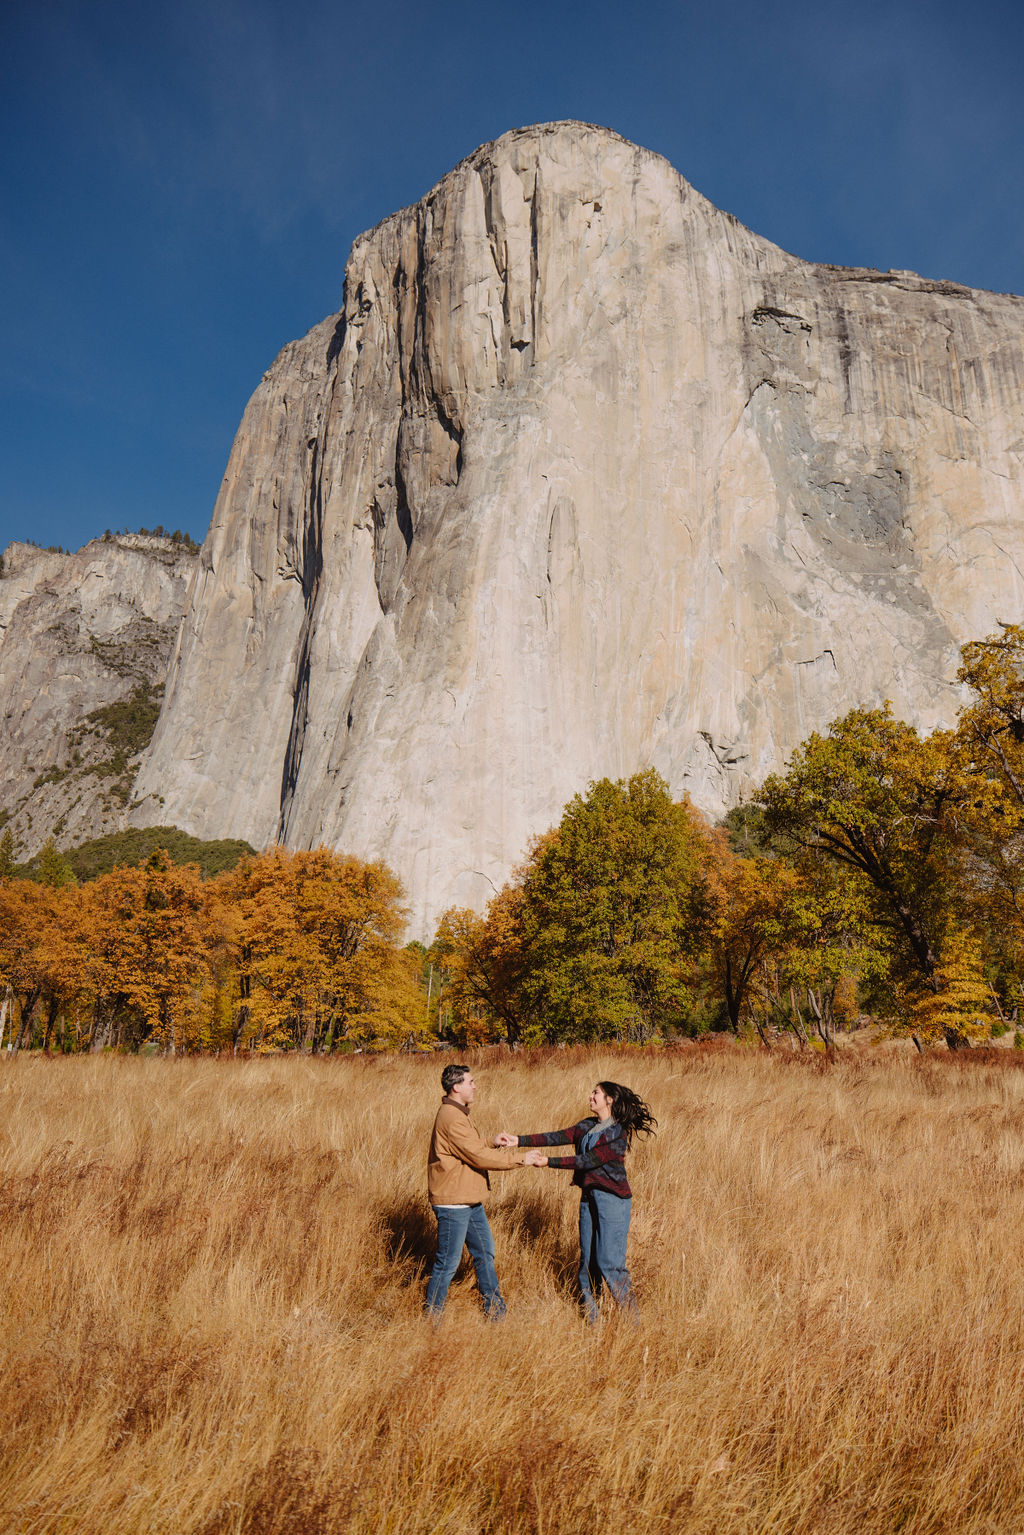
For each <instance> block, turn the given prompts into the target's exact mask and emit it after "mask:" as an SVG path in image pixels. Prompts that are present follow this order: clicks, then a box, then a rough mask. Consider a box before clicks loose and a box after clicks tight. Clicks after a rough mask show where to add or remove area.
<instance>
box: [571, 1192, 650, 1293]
mask: <svg viewBox="0 0 1024 1535" xmlns="http://www.w3.org/2000/svg"><path fill="white" fill-rule="evenodd" d="M632 1208H633V1201H632V1199H620V1198H619V1196H618V1194H609V1193H608V1191H607V1190H606V1189H585V1190H584V1192H583V1197H582V1199H581V1200H580V1295H581V1296H582V1298H583V1310H584V1312H585V1314H586V1318H587V1321H588V1322H596V1321H597V1319H598V1317H599V1316H600V1314H601V1313H600V1310H599V1308H598V1299H599V1297H600V1294H601V1287H602V1285H603V1284H605V1285H607V1286H608V1288H609V1290H610V1291H611V1293H612V1295H613V1296H614V1298H615V1300H616V1301H617V1302H618V1303H619V1305H620V1306H622V1307H623V1308H624V1309H625V1310H628V1311H632V1310H634V1309H635V1306H636V1302H635V1301H634V1299H633V1286H632V1284H631V1283H630V1278H629V1269H628V1268H627V1267H626V1239H627V1237H628V1236H629V1214H630V1211H631V1209H632Z"/></svg>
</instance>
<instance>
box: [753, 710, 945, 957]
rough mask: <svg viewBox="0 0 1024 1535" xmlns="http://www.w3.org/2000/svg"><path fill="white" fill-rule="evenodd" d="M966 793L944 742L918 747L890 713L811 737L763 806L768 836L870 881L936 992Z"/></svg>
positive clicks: (857, 713) (771, 783)
mask: <svg viewBox="0 0 1024 1535" xmlns="http://www.w3.org/2000/svg"><path fill="white" fill-rule="evenodd" d="M970 793H971V790H970V785H969V783H968V782H967V781H966V779H965V777H964V774H963V772H962V770H961V769H960V768H959V766H958V764H957V761H956V757H955V753H953V752H952V751H951V749H950V742H949V738H948V736H945V735H942V734H937V735H935V736H932V737H929V738H928V739H927V740H922V739H921V737H920V736H918V734H917V732H916V731H915V730H914V728H913V727H912V726H911V725H907V724H904V723H903V722H902V721H900V720H897V719H896V718H895V717H894V716H893V714H892V711H891V709H890V708H889V706H888V705H886V707H885V708H884V709H871V710H859V709H858V710H853V711H852V712H851V713H850V714H847V715H846V716H845V718H843V719H841V720H838V721H837V722H836V723H835V724H833V725H832V726H831V727H830V729H829V732H828V734H827V735H825V736H821V735H818V734H814V735H812V736H811V737H810V738H809V739H808V740H807V741H805V742H804V744H803V745H802V746H800V747H798V749H797V750H796V751H795V752H794V754H793V758H792V761H791V763H790V767H789V771H788V772H787V773H786V774H785V775H784V776H782V775H778V774H773V775H772V776H771V777H770V778H769V779H768V780H767V782H766V783H765V785H764V787H763V789H762V790H761V793H760V796H759V800H760V804H761V805H762V807H763V809H764V812H765V823H766V826H767V828H768V831H769V832H770V833H772V834H776V835H781V836H783V837H785V838H787V839H789V840H790V841H791V842H792V844H793V845H794V846H795V847H797V848H799V849H800V850H801V851H802V852H803V853H806V854H813V855H818V856H820V857H822V858H825V859H827V860H830V861H833V862H836V863H838V864H840V865H842V866H844V867H846V868H848V869H851V870H852V871H854V873H855V874H856V875H857V876H859V877H860V878H861V879H863V880H864V881H865V882H866V888H867V889H868V890H869V891H870V892H871V897H872V903H873V907H874V912H875V916H876V918H877V920H878V921H879V922H880V923H882V924H883V925H885V926H886V927H887V928H888V930H889V931H890V932H891V934H892V935H893V937H894V938H895V940H896V941H897V943H898V945H899V948H900V952H901V957H902V958H903V960H904V961H905V962H906V963H907V964H909V965H910V966H911V967H912V968H915V969H916V970H918V971H919V972H920V974H921V975H922V976H923V978H924V979H925V981H926V983H928V984H931V983H932V979H933V977H934V973H935V968H936V965H937V963H938V945H939V940H940V938H941V934H942V930H943V924H944V918H945V912H946V894H945V888H944V878H943V876H944V874H945V872H946V869H947V867H948V857H949V852H950V848H951V846H952V844H953V842H954V841H955V836H956V831H957V826H958V823H959V820H960V819H961V818H962V815H963V813H964V807H965V805H966V803H967V802H968V801H969V798H970Z"/></svg>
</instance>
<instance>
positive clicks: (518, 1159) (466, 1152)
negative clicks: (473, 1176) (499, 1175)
mask: <svg viewBox="0 0 1024 1535" xmlns="http://www.w3.org/2000/svg"><path fill="white" fill-rule="evenodd" d="M445 1133H446V1135H447V1138H448V1140H449V1142H450V1144H451V1149H452V1151H453V1152H454V1154H455V1155H456V1156H457V1157H458V1158H459V1159H460V1160H461V1161H463V1162H467V1163H468V1164H469V1166H470V1167H475V1168H476V1169H477V1171H478V1172H482V1173H485V1172H501V1171H502V1169H504V1168H506V1167H521V1166H522V1165H523V1161H524V1157H523V1154H522V1153H521V1152H518V1151H513V1150H511V1149H510V1148H506V1147H502V1148H501V1149H500V1150H498V1149H497V1148H496V1147H494V1146H488V1144H487V1142H486V1141H485V1140H483V1139H482V1137H481V1136H479V1135H478V1134H477V1132H476V1130H475V1129H474V1128H473V1124H472V1121H471V1120H470V1119H469V1117H468V1116H467V1115H465V1114H458V1115H453V1116H452V1119H451V1121H450V1122H449V1123H448V1124H446V1125H445Z"/></svg>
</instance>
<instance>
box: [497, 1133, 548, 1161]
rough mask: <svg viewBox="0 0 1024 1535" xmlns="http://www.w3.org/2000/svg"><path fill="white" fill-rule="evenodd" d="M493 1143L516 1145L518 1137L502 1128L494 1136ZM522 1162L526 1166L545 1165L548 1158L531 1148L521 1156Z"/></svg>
mask: <svg viewBox="0 0 1024 1535" xmlns="http://www.w3.org/2000/svg"><path fill="white" fill-rule="evenodd" d="M494 1144H495V1145H496V1146H518V1145H519V1137H518V1135H510V1134H509V1132H508V1131H507V1130H502V1132H501V1134H500V1135H496V1136H495V1137H494ZM523 1163H524V1166H526V1167H547V1165H548V1159H547V1157H546V1156H545V1155H544V1153H543V1152H542V1151H534V1150H532V1149H531V1150H530V1151H528V1152H527V1153H526V1156H525V1157H524V1158H523Z"/></svg>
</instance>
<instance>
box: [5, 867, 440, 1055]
mask: <svg viewBox="0 0 1024 1535" xmlns="http://www.w3.org/2000/svg"><path fill="white" fill-rule="evenodd" d="M53 874H54V878H53V879H52V880H51V881H50V882H44V880H45V879H46V876H45V874H44V876H43V879H42V880H27V879H13V878H6V879H0V988H2V997H0V1018H2V1022H3V1026H4V1027H5V1028H6V1031H7V1032H6V1045H7V1048H8V1049H21V1048H25V1047H30V1046H38V1047H42V1048H43V1049H52V1050H61V1051H68V1052H71V1051H80V1050H101V1049H104V1048H112V1049H118V1050H137V1049H138V1048H139V1047H140V1046H142V1045H145V1044H149V1043H152V1044H156V1045H157V1046H159V1047H162V1048H163V1049H166V1050H168V1051H172V1052H175V1051H199V1050H213V1051H218V1050H230V1051H233V1052H238V1051H242V1050H268V1049H282V1048H284V1049H307V1050H313V1051H330V1050H335V1049H339V1048H347V1049H354V1048H358V1047H360V1046H367V1045H372V1046H373V1047H374V1048H377V1049H388V1048H395V1047H397V1046H401V1045H409V1044H410V1043H413V1042H415V1041H417V1040H419V1039H420V1038H426V1037H428V1035H429V1029H428V1025H427V1019H426V1010H425V1007H424V1005H423V999H422V994H421V990H420V985H419V978H420V969H421V962H420V956H419V954H418V953H417V952H416V951H415V950H409V949H403V948H401V947H400V946H399V937H400V934H401V931H402V926H403V920H404V913H403V911H402V908H401V905H400V894H401V887H400V885H399V882H398V880H397V879H396V877H395V876H394V875H393V874H392V873H391V872H390V871H389V870H388V869H386V868H385V867H384V866H383V865H382V864H376V863H375V864H366V863H362V862H361V861H360V860H359V859H357V858H347V857H345V856H343V855H340V854H336V853H330V852H328V851H327V850H326V849H319V850H317V851H315V852H309V853H302V852H300V853H290V852H287V851H286V850H285V849H283V848H273V849H271V850H270V851H269V852H267V853H264V854H262V855H259V856H256V855H252V856H249V857H245V858H243V859H242V860H241V861H240V862H239V863H238V864H237V865H236V866H235V868H234V869H232V870H229V871H227V872H225V873H222V874H219V875H217V876H216V877H215V878H212V879H205V880H204V879H203V878H202V876H201V874H200V872H199V870H198V868H197V867H195V866H194V865H185V866H178V865H175V864H174V863H172V861H171V859H170V856H169V855H168V854H167V853H166V852H164V851H158V852H155V853H153V854H151V856H150V857H149V859H148V860H147V861H146V862H145V863H144V864H143V865H142V866H141V867H135V868H132V867H120V868H116V869H114V870H113V871H111V872H110V873H107V874H102V875H100V876H98V877H97V878H96V879H93V880H91V881H90V882H89V883H87V884H83V885H79V884H77V883H76V882H74V880H73V877H72V879H71V880H67V879H66V878H65V877H64V876H62V875H61V873H60V870H59V868H58V867H57V866H53ZM2 1038H3V1035H2V1034H0V1039H2Z"/></svg>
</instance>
